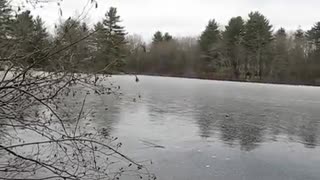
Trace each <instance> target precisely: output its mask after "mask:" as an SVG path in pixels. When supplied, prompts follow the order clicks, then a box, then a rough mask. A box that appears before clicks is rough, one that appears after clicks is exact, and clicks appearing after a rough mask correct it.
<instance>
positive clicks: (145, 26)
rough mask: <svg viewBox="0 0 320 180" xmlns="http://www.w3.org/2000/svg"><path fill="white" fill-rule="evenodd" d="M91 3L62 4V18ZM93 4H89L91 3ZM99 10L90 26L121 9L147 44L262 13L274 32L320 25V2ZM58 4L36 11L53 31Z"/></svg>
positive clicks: (156, 2)
mask: <svg viewBox="0 0 320 180" xmlns="http://www.w3.org/2000/svg"><path fill="white" fill-rule="evenodd" d="M87 1H88V0H64V1H63V2H61V7H62V10H63V17H64V18H68V17H69V16H72V15H75V14H79V13H80V12H81V11H82V8H83V7H84V6H85V4H86V2H87ZM89 1H90V0H89ZM97 1H98V3H99V6H98V9H93V10H92V11H90V12H89V17H88V18H87V19H86V21H87V22H89V23H90V24H93V23H95V22H97V21H98V20H99V19H101V18H102V17H103V15H104V14H105V12H106V11H107V10H108V8H109V7H110V6H114V7H117V8H118V12H119V15H120V16H121V19H122V20H123V22H122V25H124V26H125V27H126V30H127V31H128V32H129V33H130V34H134V33H135V34H140V35H142V36H143V37H144V38H145V39H146V40H148V39H150V38H151V36H152V34H153V33H154V32H155V31H157V30H161V31H165V32H169V33H171V34H173V35H175V36H186V35H192V36H197V35H199V34H200V33H201V31H203V30H204V28H205V25H206V24H207V22H208V20H209V19H213V18H214V19H216V20H217V22H218V23H219V24H220V26H224V25H226V24H227V23H228V20H229V19H230V18H231V17H234V16H242V17H244V18H247V14H248V13H249V12H250V11H260V12H261V13H262V14H264V15H265V16H267V18H268V19H269V20H270V22H271V24H273V25H274V29H277V28H279V27H285V28H286V29H288V30H295V29H297V28H298V27H299V26H301V28H302V29H309V28H310V27H311V26H312V25H313V24H314V23H315V22H316V21H320V13H319V7H320V0H307V1H302V0H97ZM58 12H59V11H58V7H57V5H56V3H55V4H50V5H46V6H45V7H44V8H42V9H39V8H37V9H36V10H34V11H33V13H34V14H35V15H40V16H41V17H42V18H43V19H44V20H45V21H46V22H47V25H48V26H50V27H53V24H54V23H56V22H57V20H58V18H59V13H58Z"/></svg>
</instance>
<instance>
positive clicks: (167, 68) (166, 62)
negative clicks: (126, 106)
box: [0, 7, 320, 84]
mask: <svg viewBox="0 0 320 180" xmlns="http://www.w3.org/2000/svg"><path fill="white" fill-rule="evenodd" d="M2 9H3V8H2ZM10 11H11V10H10V9H9V8H6V10H2V11H1V12H0V13H1V17H2V18H1V35H0V36H1V40H2V41H5V42H6V43H5V46H3V47H1V50H0V56H1V59H8V58H9V59H19V58H17V57H20V56H21V54H28V53H30V56H29V57H28V60H25V59H24V61H23V62H20V61H18V60H14V61H13V62H14V63H15V64H17V65H18V66H26V65H28V64H30V63H33V61H34V59H37V57H40V56H43V53H46V52H44V51H39V52H37V50H38V49H43V47H48V49H50V48H51V49H50V50H52V47H54V48H57V49H58V48H59V47H62V46H64V45H66V44H70V43H74V42H75V41H77V40H78V39H81V37H87V38H86V39H85V40H83V41H81V42H79V43H77V44H76V45H75V46H74V47H72V48H70V49H68V50H67V51H64V52H63V53H57V54H56V55H55V56H52V57H51V59H47V60H46V61H43V62H42V64H38V68H42V69H45V70H49V71H53V70H55V69H56V68H57V67H58V66H59V67H60V66H62V65H63V67H64V68H65V70H66V71H75V72H99V73H115V72H116V73H119V72H125V73H134V74H150V75H167V76H182V77H197V78H208V79H227V80H253V81H264V82H280V83H302V84H317V83H318V82H319V81H320V80H319V79H320V62H319V60H318V59H319V58H320V40H319V39H320V22H317V23H316V24H315V25H314V26H313V27H312V28H311V29H310V30H308V31H303V30H302V29H300V28H299V29H298V30H296V31H295V32H287V31H286V30H285V29H284V28H280V29H278V30H274V29H273V26H272V25H271V23H270V22H269V20H268V19H267V18H266V17H265V16H264V15H263V14H261V13H259V12H251V13H250V14H249V15H248V18H247V20H244V19H243V18H242V17H240V16H239V17H233V18H231V19H230V21H229V22H228V24H227V25H226V26H225V27H221V26H219V24H218V23H217V22H216V20H215V19H212V20H210V21H209V22H208V24H207V26H206V27H205V30H204V31H203V32H202V33H201V35H200V36H199V37H173V36H172V35H170V34H169V33H168V32H165V33H163V32H160V31H158V32H155V34H154V36H153V38H152V42H151V43H146V42H145V41H144V40H143V39H142V37H140V36H138V35H128V34H127V33H126V30H125V28H124V27H123V26H121V25H120V24H121V19H120V16H119V15H118V13H117V9H116V8H114V7H111V8H110V9H109V10H108V11H107V12H106V14H105V17H104V19H102V20H101V21H99V22H98V23H96V24H95V25H94V26H93V27H90V26H88V25H87V23H86V22H83V21H81V20H79V19H77V18H72V17H70V18H68V19H67V20H63V21H61V22H60V23H58V24H56V26H55V31H54V33H53V34H52V33H49V32H48V31H47V29H46V28H45V26H44V22H43V20H42V19H41V18H40V17H33V16H32V15H31V13H30V11H24V12H20V13H16V15H15V16H14V15H13V13H11V12H10ZM12 46H16V48H15V49H19V51H14V52H9V51H7V50H6V49H12V48H8V47H12ZM49 47H50V48H49ZM107 66H108V67H110V66H112V67H113V68H112V71H113V72H106V67H107ZM108 69H110V68H108ZM109 71H110V70H109Z"/></svg>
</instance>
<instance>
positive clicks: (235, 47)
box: [223, 17, 244, 79]
mask: <svg viewBox="0 0 320 180" xmlns="http://www.w3.org/2000/svg"><path fill="white" fill-rule="evenodd" d="M243 35H244V21H243V19H242V18H241V17H235V18H232V19H231V20H230V21H229V23H228V25H227V26H226V30H225V31H224V32H223V41H224V43H225V50H226V57H227V59H228V60H229V61H230V64H231V67H232V71H233V75H234V77H235V78H236V79H238V78H239V76H240V66H241V64H242V62H243V59H244V55H243V54H244V49H243Z"/></svg>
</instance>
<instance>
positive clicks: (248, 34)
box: [244, 12, 272, 79]
mask: <svg viewBox="0 0 320 180" xmlns="http://www.w3.org/2000/svg"><path fill="white" fill-rule="evenodd" d="M271 41H272V25H270V23H269V20H268V19H267V18H266V17H265V16H264V15H262V14H260V13H259V12H251V13H250V14H249V20H248V21H247V23H246V25H245V35H244V43H245V46H246V49H247V51H248V52H249V53H248V57H247V58H248V59H247V60H248V61H247V63H246V69H248V65H251V66H253V67H251V71H252V69H253V71H254V73H255V74H256V75H257V76H258V77H259V78H260V79H262V76H263V74H264V72H263V70H264V66H265V63H267V62H265V61H266V60H267V59H268V57H267V56H266V52H267V47H268V45H269V44H270V42H271Z"/></svg>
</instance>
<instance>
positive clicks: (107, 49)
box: [95, 7, 126, 70]
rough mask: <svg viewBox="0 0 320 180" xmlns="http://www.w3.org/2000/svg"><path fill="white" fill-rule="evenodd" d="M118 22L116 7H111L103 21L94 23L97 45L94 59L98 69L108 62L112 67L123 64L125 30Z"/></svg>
mask: <svg viewBox="0 0 320 180" xmlns="http://www.w3.org/2000/svg"><path fill="white" fill-rule="evenodd" d="M120 22H121V20H120V16H119V15H118V14H117V9H116V8H114V7H111V8H110V9H109V11H107V13H106V14H105V18H104V19H103V21H102V22H99V23H97V24H96V25H95V30H96V31H97V33H96V35H95V44H96V46H97V49H96V50H97V52H96V56H95V60H96V63H97V65H98V66H99V68H100V69H104V68H105V67H109V65H110V64H112V65H113V67H115V66H116V67H120V66H123V64H124V57H125V54H126V46H125V45H126V41H125V35H126V32H125V30H124V27H123V26H120V25H119V23H120ZM105 70H107V69H105Z"/></svg>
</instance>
